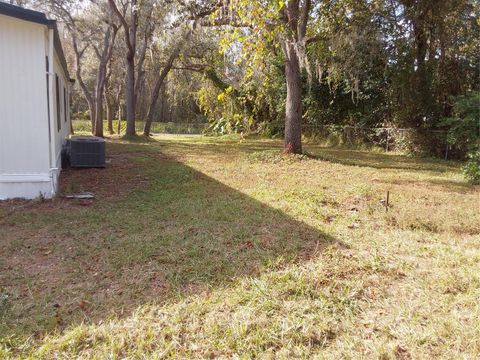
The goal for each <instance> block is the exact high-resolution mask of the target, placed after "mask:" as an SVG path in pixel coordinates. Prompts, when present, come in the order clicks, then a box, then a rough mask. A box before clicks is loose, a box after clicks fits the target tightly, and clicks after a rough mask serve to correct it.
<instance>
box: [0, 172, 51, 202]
mask: <svg viewBox="0 0 480 360" xmlns="http://www.w3.org/2000/svg"><path fill="white" fill-rule="evenodd" d="M57 184H58V173H57V172H53V176H50V174H3V175H0V200H6V199H15V198H21V199H35V198H38V197H44V198H46V199H51V198H52V197H53V196H54V195H55V193H56V191H57V188H58V185H57Z"/></svg>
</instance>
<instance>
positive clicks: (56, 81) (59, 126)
mask: <svg viewBox="0 0 480 360" xmlns="http://www.w3.org/2000/svg"><path fill="white" fill-rule="evenodd" d="M59 82H60V79H59V78H58V75H57V74H55V98H56V100H57V103H56V105H57V130H58V131H60V129H61V128H62V120H61V119H60V84H59Z"/></svg>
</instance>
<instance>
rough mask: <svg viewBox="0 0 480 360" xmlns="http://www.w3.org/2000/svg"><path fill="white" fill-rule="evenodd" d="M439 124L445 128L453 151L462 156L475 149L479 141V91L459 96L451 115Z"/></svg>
mask: <svg viewBox="0 0 480 360" xmlns="http://www.w3.org/2000/svg"><path fill="white" fill-rule="evenodd" d="M440 126H441V127H443V128H446V130H447V139H446V140H447V142H448V144H450V145H451V147H452V150H453V151H456V152H458V153H460V154H461V155H463V156H465V154H468V153H470V152H472V151H473V152H475V151H477V150H478V145H479V142H480V92H478V91H476V92H472V93H470V94H467V95H463V96H459V97H458V98H457V99H456V101H455V105H454V106H453V116H452V117H449V118H444V119H443V120H442V121H441V122H440Z"/></svg>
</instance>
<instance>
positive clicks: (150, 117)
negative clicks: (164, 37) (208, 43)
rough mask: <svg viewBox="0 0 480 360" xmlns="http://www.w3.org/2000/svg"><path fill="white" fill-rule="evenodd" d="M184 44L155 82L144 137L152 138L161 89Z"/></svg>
mask: <svg viewBox="0 0 480 360" xmlns="http://www.w3.org/2000/svg"><path fill="white" fill-rule="evenodd" d="M190 33H191V32H190V31H189V32H188V33H187V35H186V38H185V39H188V38H189V37H190ZM182 46H183V42H182V43H180V44H179V45H178V46H177V47H176V48H175V50H173V52H172V54H171V55H170V57H169V58H168V61H167V64H166V65H165V67H164V68H163V69H162V71H161V72H160V74H159V75H158V78H157V80H156V81H155V86H154V88H153V91H152V96H151V97H150V104H149V105H148V111H147V118H146V120H145V126H144V128H143V135H145V136H150V129H151V127H152V121H153V114H154V112H155V105H156V104H157V101H158V95H159V94H160V88H161V87H162V85H163V82H164V81H165V78H166V77H167V75H168V73H169V72H170V70H171V68H172V66H173V62H174V61H175V59H176V58H177V57H178V55H179V54H180V51H181V49H182Z"/></svg>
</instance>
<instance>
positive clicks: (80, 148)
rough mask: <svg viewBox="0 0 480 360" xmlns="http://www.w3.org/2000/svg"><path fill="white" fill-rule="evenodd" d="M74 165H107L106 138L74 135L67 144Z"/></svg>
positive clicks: (71, 162)
mask: <svg viewBox="0 0 480 360" xmlns="http://www.w3.org/2000/svg"><path fill="white" fill-rule="evenodd" d="M67 149H68V151H69V153H70V166H72V167H102V168H103V167H105V140H104V139H102V138H99V137H94V136H74V137H72V138H71V139H70V140H69V141H68V144H67Z"/></svg>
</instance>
